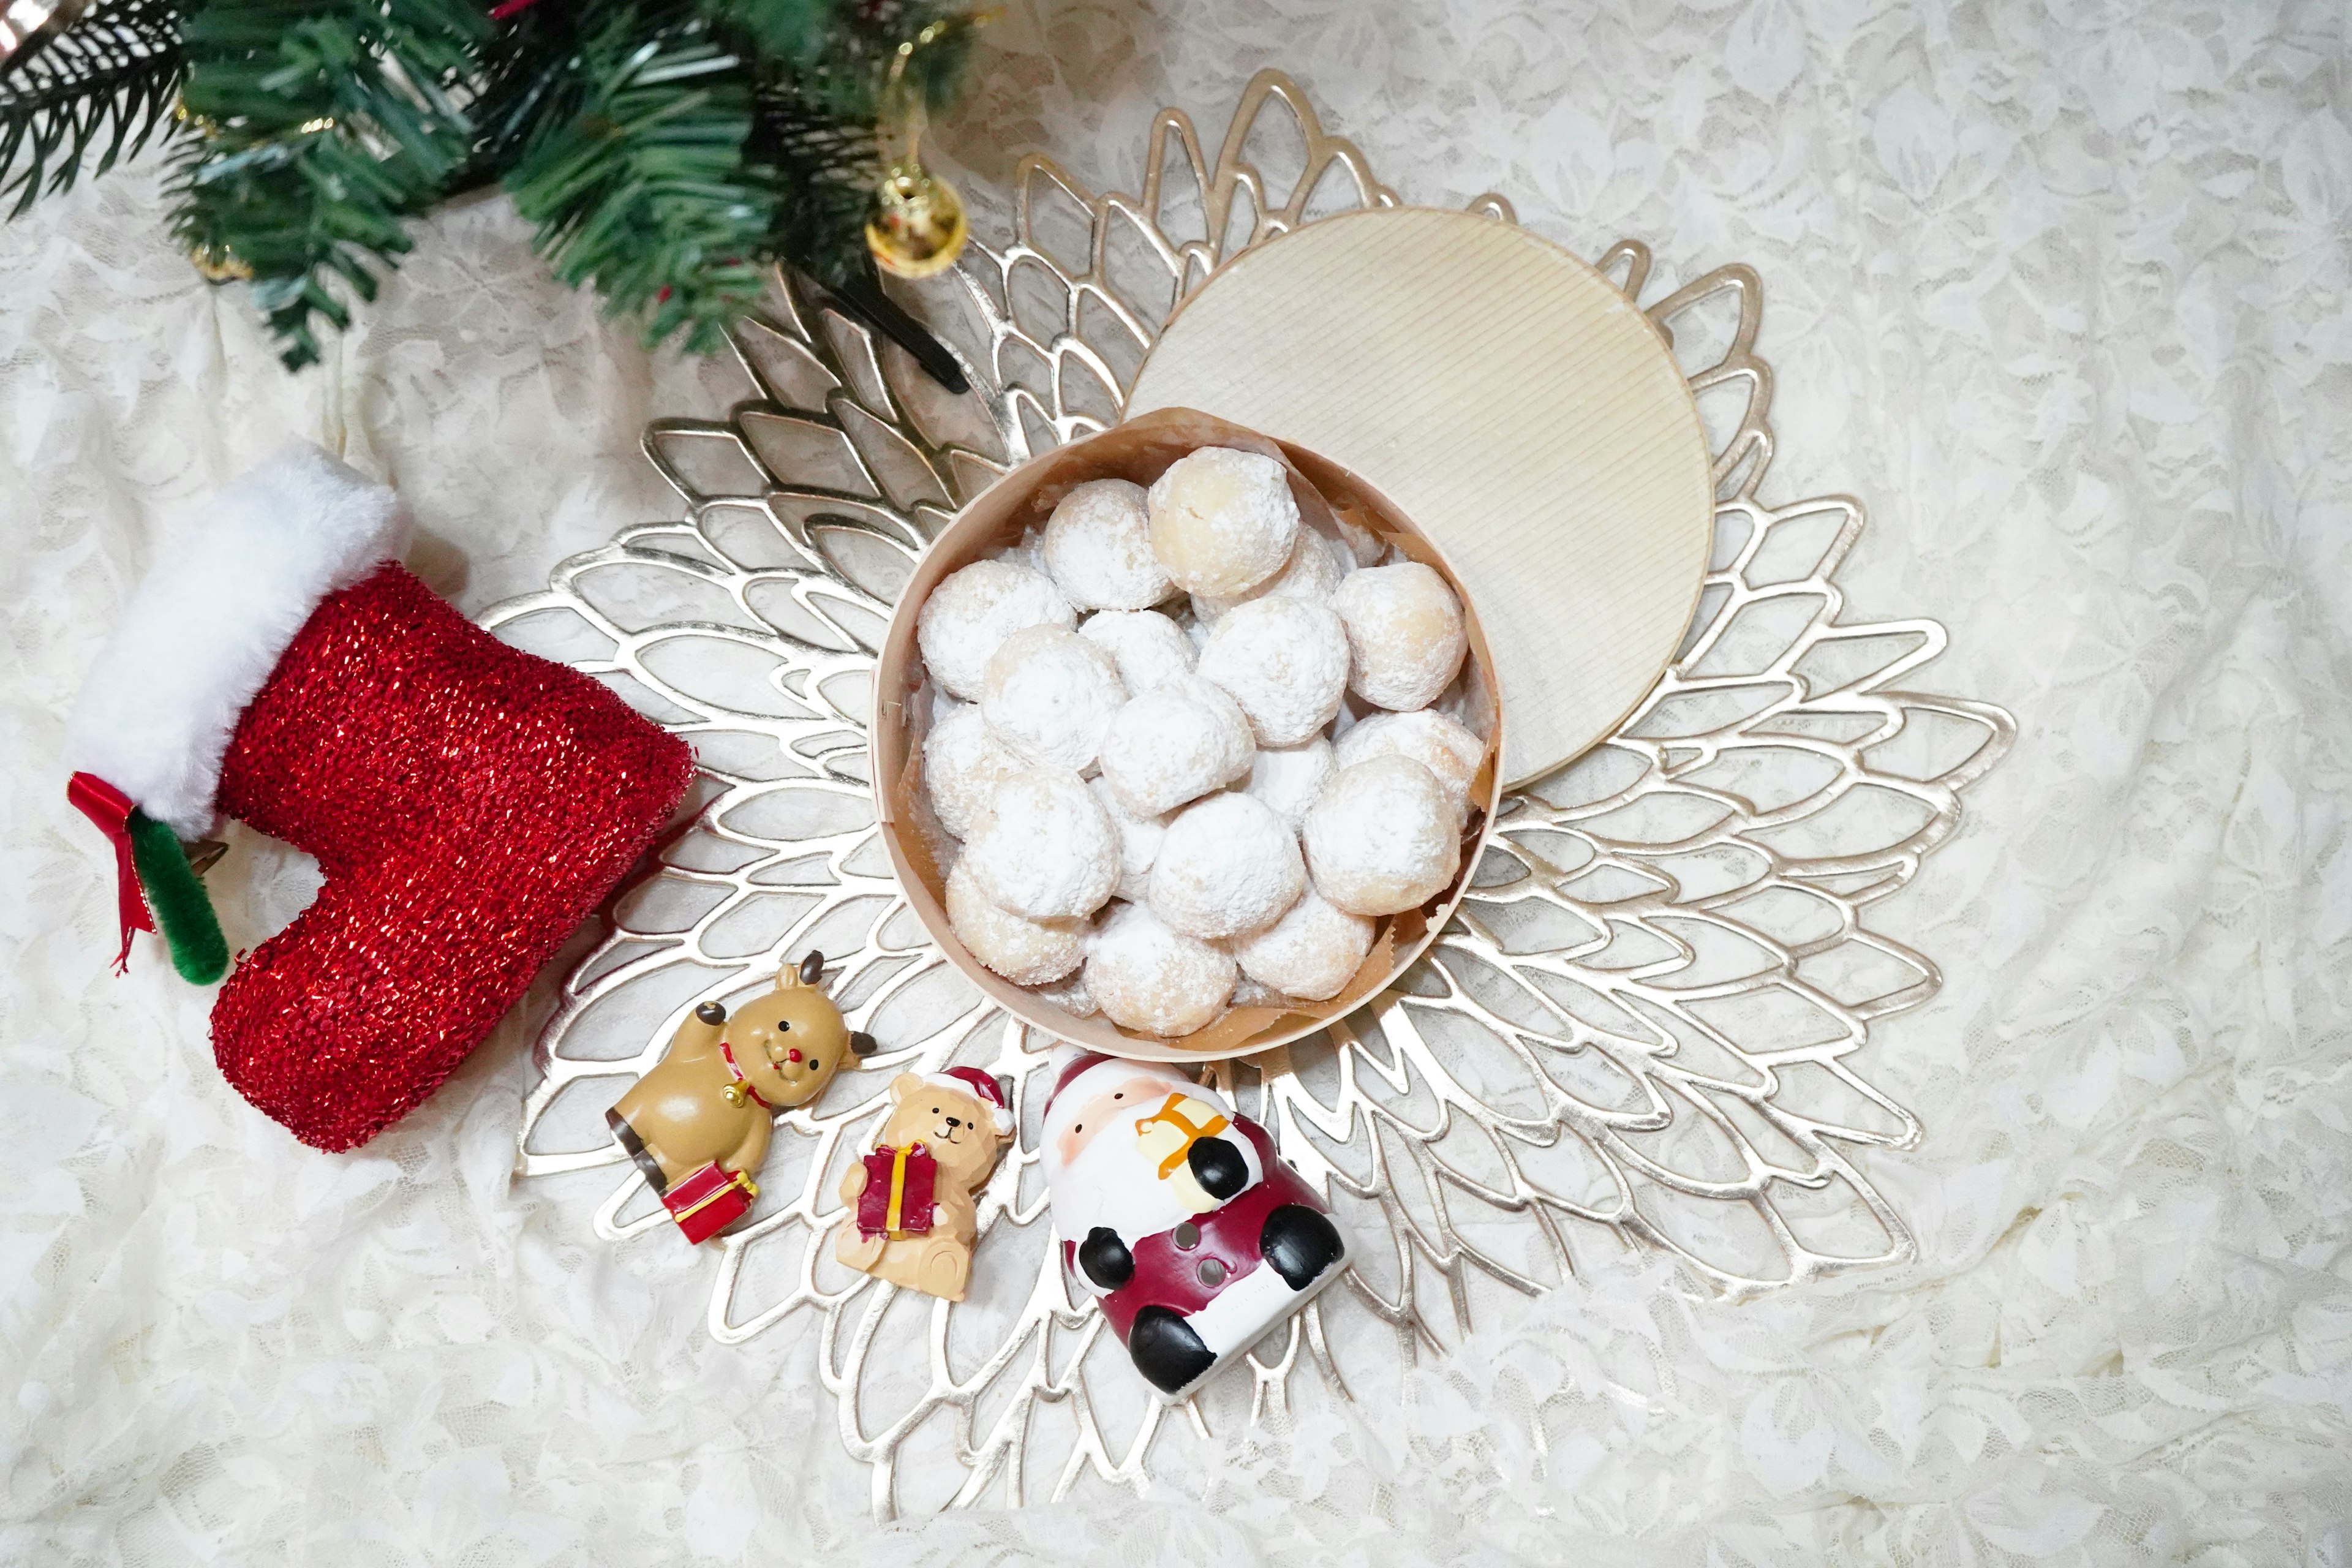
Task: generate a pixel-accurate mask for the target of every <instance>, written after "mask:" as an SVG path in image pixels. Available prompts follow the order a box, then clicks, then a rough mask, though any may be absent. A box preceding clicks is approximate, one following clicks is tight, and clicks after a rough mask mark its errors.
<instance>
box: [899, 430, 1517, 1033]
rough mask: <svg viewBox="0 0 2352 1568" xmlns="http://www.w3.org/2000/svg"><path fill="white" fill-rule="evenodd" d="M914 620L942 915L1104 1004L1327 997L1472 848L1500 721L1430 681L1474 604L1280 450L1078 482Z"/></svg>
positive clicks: (1061, 989)
mask: <svg viewBox="0 0 2352 1568" xmlns="http://www.w3.org/2000/svg"><path fill="white" fill-rule="evenodd" d="M916 644H917V647H918V649H919V652H920V654H921V656H922V660H923V664H924V667H925V668H926V669H927V670H928V671H929V675H930V678H931V681H932V683H933V685H934V686H935V687H936V688H937V689H938V690H939V691H940V693H942V694H943V695H942V696H941V697H940V699H939V700H937V701H936V702H935V704H934V708H933V710H932V711H933V716H934V717H933V722H932V725H931V728H930V731H929V734H928V735H927V736H926V738H925V739H924V742H923V745H922V755H921V764H920V765H921V774H920V776H921V779H922V783H923V787H924V790H925V791H926V794H927V796H928V798H929V804H930V806H931V810H932V815H933V816H934V817H936V819H937V821H938V824H939V826H940V828H941V829H943V830H944V831H945V832H946V833H947V834H948V835H949V836H950V837H952V838H954V839H955V840H957V841H958V845H959V847H958V848H956V849H955V850H954V851H953V853H952V856H951V858H950V857H942V858H943V859H948V860H950V871H949V875H948V879H947V899H946V902H947V914H948V921H949V923H950V925H951V926H952V927H953V928H954V930H955V932H956V935H957V936H958V937H959V938H960V939H961V941H962V942H963V944H964V946H965V947H966V948H967V949H969V950H970V951H971V954H972V956H973V957H975V958H977V959H978V960H979V961H980V962H981V963H983V964H986V965H987V966H988V967H989V968H990V969H991V970H992V971H994V972H995V973H998V974H1001V975H1003V977H1004V978H1006V979H1008V980H1011V981H1013V983H1015V984H1021V985H1026V986H1032V987H1035V988H1037V989H1038V990H1039V993H1040V994H1043V995H1045V996H1047V997H1048V998H1049V999H1051V1000H1053V1001H1054V1002H1055V1004H1056V1005H1061V1006H1063V1007H1066V1008H1068V1009H1069V1010H1071V1011H1073V1012H1076V1013H1077V1014H1079V1015H1081V1016H1087V1015H1091V1014H1093V1013H1095V1012H1097V1011H1098V1012H1100V1013H1101V1014H1103V1015H1104V1016H1107V1017H1108V1018H1109V1019H1110V1020H1111V1021H1112V1022H1113V1023H1116V1024H1118V1025H1119V1026H1121V1027H1123V1028H1128V1029H1132V1030H1136V1031H1138V1032H1141V1033H1146V1034H1152V1035H1159V1036H1173V1035H1184V1034H1190V1033H1192V1032H1193V1031H1195V1030H1197V1029H1201V1028H1204V1027H1206V1026H1208V1025H1210V1024H1213V1023H1214V1022H1215V1021H1216V1020H1217V1019H1218V1018H1219V1017H1220V1016H1223V1013H1224V1012H1225V1010H1226V1009H1227V1008H1228V1007H1229V1006H1231V1005H1234V998H1235V996H1236V994H1239V995H1240V996H1241V997H1243V998H1244V999H1245V1000H1249V1001H1268V1002H1271V1003H1273V1004H1275V1005H1279V1004H1280V1003H1281V1001H1282V1000H1283V999H1285V998H1288V999H1292V1000H1295V1001H1304V1002H1319V1001H1324V1000H1327V999H1328V998H1330V997H1332V996H1335V995H1337V994H1339V992H1340V990H1341V989H1343V988H1344V987H1345V986H1346V985H1347V984H1348V983H1349V981H1350V980H1351V979H1353V978H1354V976H1355V974H1356V972H1357V970H1358V969H1359V968H1360V966H1361V965H1362V963H1363V961H1364V955H1365V954H1366V953H1367V952H1370V949H1371V944H1372V941H1373V938H1374V936H1375V935H1376V933H1377V930H1378V926H1377V921H1378V920H1379V918H1380V917H1381V916H1383V915H1392V914H1397V913H1400V912H1402V911H1403V910H1410V909H1414V908H1417V907H1419V906H1421V905H1422V904H1424V903H1426V902H1427V901H1428V900H1430V899H1431V898H1433V897H1434V896H1435V895H1436V894H1438V893H1439V892H1441V891H1443V890H1444V889H1445V887H1446V886H1447V885H1448V884H1450V883H1451V882H1452V881H1453V880H1454V877H1455V876H1456V874H1457V873H1458V872H1459V871H1460V869H1461V857H1462V845H1461V837H1462V833H1463V829H1464V827H1465V825H1466V823H1467V820H1468V813H1469V806H1470V786H1471V784H1472V782H1473V780H1474V779H1475V775H1476V773H1477V772H1478V768H1479V765H1480V763H1482V762H1483V761H1484V759H1485V757H1486V742H1484V741H1482V740H1480V739H1479V738H1478V736H1476V735H1475V734H1473V733H1472V732H1471V731H1469V730H1467V729H1465V728H1464V727H1463V726H1462V725H1461V724H1459V723H1457V722H1455V721H1454V720H1452V719H1450V718H1448V717H1446V716H1445V714H1444V713H1442V712H1439V711H1437V710H1434V709H1433V708H1431V707H1430V704H1431V703H1433V702H1434V701H1435V700H1438V698H1439V697H1440V696H1441V695H1443V694H1444V692H1445V691H1446V690H1447V689H1448V688H1450V687H1452V686H1453V685H1454V680H1455V678H1456V677H1457V676H1458V675H1459V674H1460V673H1461V669H1462V663H1463V659H1464V657H1465V651H1466V647H1467V640H1466V636H1465V628H1464V623H1463V616H1462V606H1461V605H1460V603H1459V602H1458V601H1457V600H1456V599H1455V598H1454V593H1453V591H1452V589H1451V588H1449V587H1448V586H1447V585H1446V583H1445V580H1444V577H1443V576H1442V575H1440V574H1438V573H1437V572H1436V571H1434V570H1433V569H1432V568H1431V567H1428V566H1425V565H1423V564H1421V563H1418V562H1413V561H1410V560H1405V559H1403V558H1402V557H1401V556H1399V555H1398V554H1397V553H1396V552H1394V551H1392V550H1388V549H1387V547H1386V546H1385V545H1384V544H1383V543H1382V542H1381V541H1380V539H1379V538H1378V536H1377V535H1374V534H1372V533H1371V532H1370V531H1368V530H1365V529H1363V528H1361V527H1360V526H1357V525H1355V524H1354V523H1352V522H1351V521H1350V522H1345V523H1343V524H1342V525H1341V528H1340V530H1339V532H1338V533H1337V534H1332V533H1326V532H1322V531H1318V530H1317V529H1316V528H1312V527H1308V526H1306V525H1304V524H1303V523H1302V521H1301V520H1300V517H1299V512H1298V505H1297V500H1296V499H1295V498H1294V497H1293V495H1292V492H1291V489H1290V479H1289V471H1288V469H1287V468H1286V467H1285V466H1284V465H1283V464H1282V463H1280V462H1278V461H1276V459H1274V458H1269V457H1265V456H1262V455H1260V454H1258V453H1255V452H1245V451H1240V450H1237V449H1234V448H1230V447H1202V448H1201V449H1199V450H1198V451H1194V452H1192V453H1190V454H1189V455H1187V456H1185V457H1183V458H1179V459H1177V461H1176V462H1174V463H1172V464H1171V465H1170V466H1169V468H1167V470H1166V471H1165V472H1164V473H1162V474H1161V475H1160V479H1158V480H1157V481H1156V482H1155V483H1153V484H1152V485H1151V486H1150V489H1144V488H1143V487H1140V486H1138V485H1134V484H1130V483H1129V482H1128V481H1126V480H1124V479H1096V480H1092V481H1089V482H1087V483H1085V484H1081V485H1078V486H1076V487H1075V488H1073V489H1070V490H1069V491H1068V493H1066V495H1063V496H1062V497H1061V498H1060V499H1059V500H1058V501H1057V502H1056V503H1055V507H1054V510H1053V514H1052V516H1051V518H1050V519H1049V520H1048V521H1046V523H1045V527H1044V528H1043V530H1042V531H1041V530H1034V529H1033V530H1032V531H1030V533H1029V534H1028V536H1026V537H1025V538H1024V540H1023V542H1021V543H1020V544H1018V545H1015V546H1012V547H1009V548H1007V549H1004V550H1001V551H999V552H997V554H996V557H995V558H994V559H992V560H983V561H976V562H973V563H971V564H970V565H967V566H964V567H963V568H961V570H959V571H957V572H955V573H953V574H950V575H949V576H948V577H947V578H946V579H945V580H943V581H942V582H940V584H939V585H938V586H937V587H936V588H934V589H933V590H932V591H931V595H930V596H929V599H928V600H926V601H925V603H924V604H923V605H922V607H921V609H920V610H919V612H918V616H917V621H916ZM1335 731H1337V734H1336V739H1335Z"/></svg>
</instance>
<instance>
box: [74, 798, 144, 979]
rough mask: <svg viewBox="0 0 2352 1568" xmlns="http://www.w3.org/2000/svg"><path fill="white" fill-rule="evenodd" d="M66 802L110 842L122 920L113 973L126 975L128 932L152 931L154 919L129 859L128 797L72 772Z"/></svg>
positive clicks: (129, 809)
mask: <svg viewBox="0 0 2352 1568" xmlns="http://www.w3.org/2000/svg"><path fill="white" fill-rule="evenodd" d="M66 799H67V800H68V801H70V802H72V803H73V805H74V807H75V809H77V810H79V812H80V813H81V814H82V815H83V816H87V817H89V819H90V820H91V821H92V822H95V823H96V824H98V830H99V831H100V833H103V834H105V835H106V836H107V837H108V838H110V839H111V840H113V843H114V901H115V912H116V913H117V915H118V916H120V918H121V921H122V951H121V952H118V953H116V954H115V955H114V973H117V974H122V973H128V972H129V970H130V968H131V932H132V931H153V930H154V929H155V921H154V917H153V916H152V915H150V914H149V913H148V912H147V895H146V894H145V893H143V892H142V891H141V890H140V887H139V869H138V868H137V867H136V866H135V865H133V864H132V863H131V811H132V809H133V808H132V806H131V797H130V796H129V795H125V794H123V793H122V792H121V790H119V789H117V788H115V787H114V786H113V785H112V784H109V783H107V782H106V781H105V780H104V779H102V778H100V777H99V776H98V775H97V774H96V773H76V774H74V776H73V777H72V778H71V779H70V780H68V781H67V784H66Z"/></svg>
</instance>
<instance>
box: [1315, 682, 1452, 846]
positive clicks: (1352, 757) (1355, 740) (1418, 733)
mask: <svg viewBox="0 0 2352 1568" xmlns="http://www.w3.org/2000/svg"><path fill="white" fill-rule="evenodd" d="M1332 756H1333V760H1334V761H1335V762H1336V763H1338V765H1339V766H1340V767H1343V768H1346V767H1353V766H1354V765H1355V764H1356V763H1360V762H1362V761H1364V760H1365V759H1366V758H1368V757H1380V756H1395V757H1409V758H1411V759H1412V761H1414V762H1416V763H1420V764H1421V765H1422V766H1423V767H1425V768H1427V769H1428V770H1429V771H1430V773H1433V775H1435V777H1436V779H1437V782H1438V784H1439V785H1440V786H1441V787H1442V788H1444V791H1445V798H1446V799H1447V800H1448V801H1449V802H1451V803H1452V804H1453V806H1454V816H1455V818H1456V820H1457V821H1458V820H1460V819H1461V818H1463V817H1466V816H1468V815H1469V812H1470V781H1471V780H1472V779H1473V778H1475V777H1476V776H1477V773H1478V764H1479V763H1481V762H1482V761H1484V760H1485V759H1486V742H1484V741H1482V740H1480V739H1479V738H1478V737H1477V736H1476V735H1474V734H1472V733H1471V732H1470V731H1468V730H1467V729H1465V728H1464V727H1463V726H1462V725H1461V724H1459V723H1456V722H1455V721H1454V720H1452V719H1449V718H1447V717H1446V716H1445V715H1444V714H1443V713H1441V712H1439V711H1438V710H1436V709H1434V708H1423V709H1422V710H1420V711H1418V712H1414V713H1375V714H1373V715H1372V716H1371V717H1370V718H1369V719H1365V720H1362V721H1360V722H1358V723H1356V724H1355V725H1353V726H1352V727H1350V728H1349V731H1348V732H1347V733H1346V734H1345V735H1342V736H1341V737H1339V744H1338V745H1336V746H1334V747H1333V748H1332Z"/></svg>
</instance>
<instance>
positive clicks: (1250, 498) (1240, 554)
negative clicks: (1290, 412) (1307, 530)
mask: <svg viewBox="0 0 2352 1568" xmlns="http://www.w3.org/2000/svg"><path fill="white" fill-rule="evenodd" d="M1145 502H1146V505H1147V506H1148V507H1149V508H1150V513H1151V550H1152V553H1153V554H1155V555H1157V556H1158V557H1159V558H1160V564H1161V565H1162V566H1165V567H1166V568H1167V569H1168V575H1169V576H1170V577H1171V578H1172V579H1174V581H1175V584H1176V585H1177V586H1178V587H1180V588H1181V589H1183V590H1184V591H1185V592H1186V593H1188V594H1238V593H1241V592H1242V591H1243V590H1244V589H1247V588H1255V586H1257V585H1258V584H1260V583H1263V582H1265V580H1266V579H1267V578H1268V577H1271V576H1273V575H1274V574H1276V573H1277V572H1279V571H1281V570H1282V567H1283V563H1285V562H1286V561H1288V560H1289V559H1290V546H1291V542H1292V541H1293V540H1295V539H1296V538H1297V534H1298V502H1297V500H1296V499H1295V498H1294V497H1293V496H1292V495H1291V493H1290V478H1289V475H1288V473H1287V472H1286V470H1285V469H1284V468H1283V466H1282V465H1281V464H1280V463H1278V462H1276V461H1275V459H1273V458H1268V457H1265V456H1263V455H1262V454H1260V453H1256V452H1244V451H1240V450H1237V449H1235V448H1234V447H1202V448H1200V449H1199V450H1198V451H1195V452H1188V453H1186V454H1185V455H1184V456H1183V457H1181V458H1177V459H1176V460H1175V461H1174V462H1173V463H1171V464H1170V465H1169V466H1168V468H1167V470H1166V471H1165V472H1164V473H1162V474H1161V475H1160V478H1159V479H1157V480H1155V481H1154V482H1153V484H1152V486H1151V489H1150V492H1149V493H1148V494H1147V495H1146V497H1145Z"/></svg>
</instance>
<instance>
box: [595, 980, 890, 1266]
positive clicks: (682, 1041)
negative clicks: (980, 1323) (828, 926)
mask: <svg viewBox="0 0 2352 1568" xmlns="http://www.w3.org/2000/svg"><path fill="white" fill-rule="evenodd" d="M823 977H824V954H823V953H821V952H812V953H810V954H809V955H808V956H807V957H806V958H804V959H803V960H801V964H800V968H799V969H798V970H795V969H793V966H792V965H790V964H786V965H785V966H784V967H783V968H782V970H781V971H779V972H778V973H777V975H776V988H775V989H774V990H773V991H771V992H769V993H768V994H766V995H764V996H761V997H760V998H758V999H757V1000H756V1001H752V1002H749V1003H746V1004H745V1005H744V1006H743V1008H742V1010H741V1011H740V1012H739V1013H737V1014H736V1015H735V1016H734V1017H732V1018H731V1019H730V1017H728V1016H727V1009H726V1008H724V1007H722V1006H720V1005H719V1004H718V1003H716V1002H705V1003H704V1004H703V1005H701V1006H699V1007H697V1008H696V1009H695V1010H694V1016H693V1017H691V1018H689V1019H688V1020H687V1022H686V1023H685V1024H684V1025H682V1026H680V1027H679V1029H678V1031H677V1035H676V1037H673V1038H672V1039H671V1041H670V1045H669V1049H668V1051H667V1052H666V1053H665V1054H664V1055H663V1057H662V1059H661V1060H660V1062H659V1063H657V1064H656V1066H655V1068H654V1069H653V1070H652V1071H651V1072H649V1073H647V1074H646V1076H645V1077H643V1078H641V1079H638V1080H637V1081H636V1082H635V1084H634V1085H632V1086H631V1087H630V1089H629V1092H628V1093H626V1094H625V1095H623V1096H621V1101H620V1103H619V1104H618V1105H615V1106H614V1107H613V1109H612V1110H608V1111H606V1112H605V1113H604V1121H605V1124H606V1125H607V1126H609V1127H611V1128H612V1130H613V1141H614V1142H616V1143H618V1144H620V1146H621V1148H622V1149H623V1150H624V1151H625V1152H626V1153H627V1154H628V1156H629V1158H630V1159H631V1160H634V1161H635V1162H636V1166H637V1169H638V1170H639V1171H642V1172H643V1173H645V1178H646V1185H647V1186H649V1187H651V1188H653V1190H654V1193H655V1195H656V1196H657V1197H659V1198H660V1199H661V1201H662V1206H663V1207H664V1208H667V1210H669V1215H670V1218H672V1219H674V1220H676V1221H677V1228H678V1229H679V1230H680V1231H681V1232H683V1233H684V1234H685V1236H686V1239H687V1240H688V1241H705V1240H708V1239H709V1238H710V1237H714V1236H716V1235H718V1234H719V1232H720V1231H721V1230H723V1229H725V1228H726V1227H727V1226H729V1225H730V1224H732V1223H733V1222H734V1221H736V1220H738V1219H740V1218H741V1217H742V1216H743V1215H744V1214H745V1213H746V1212H748V1211H749V1210H750V1209H751V1204H752V1201H753V1200H754V1199H756V1198H758V1197H759V1195H760V1186H759V1183H758V1182H757V1181H756V1180H755V1179H754V1178H755V1177H756V1176H757V1174H758V1173H759V1169H760V1166H761V1163H764V1162H765V1161H766V1159H767V1158H768V1140H769V1139H770V1137H771V1136H772V1135H773V1133H774V1132H775V1130H776V1115H777V1113H778V1112H780V1111H783V1110H791V1109H792V1108H793V1106H796V1105H806V1104H807V1103H808V1102H809V1101H810V1100H814V1099H815V1098H816V1097H817V1096H818V1095H819V1094H822V1093H823V1092H824V1086H825V1085H826V1084H828V1083H831V1082H832V1081H833V1075H834V1074H835V1073H836V1072H839V1071H840V1070H841V1065H842V1061H843V1059H844V1058H847V1057H851V1056H858V1057H866V1056H871V1055H873V1054H874V1049H875V1046H874V1037H873V1036H871V1035H868V1034H866V1033H864V1032H863V1031H859V1032H855V1033H853V1032H852V1031H851V1030H850V1028H849V1027H848V1026H847V1025H846V1024H845V1023H844V1022H843V1020H842V1016H841V1009H840V1008H838V1007H835V1005H833V1002H832V999H831V998H829V997H827V996H826V995H825V994H824V992H823V991H822V990H820V989H819V988H818V982H819V981H820V980H821V979H823Z"/></svg>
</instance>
